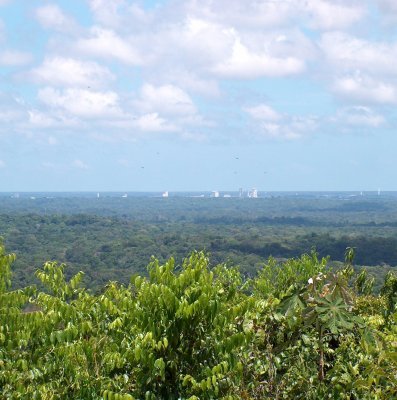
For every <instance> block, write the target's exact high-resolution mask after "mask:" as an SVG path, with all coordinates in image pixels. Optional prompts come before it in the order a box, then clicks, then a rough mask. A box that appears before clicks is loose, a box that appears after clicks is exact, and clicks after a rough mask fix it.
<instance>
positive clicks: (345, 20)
mask: <svg viewBox="0 0 397 400" xmlns="http://www.w3.org/2000/svg"><path fill="white" fill-rule="evenodd" d="M304 4H305V8H306V9H305V11H306V12H307V14H308V16H309V18H310V20H309V23H310V25H312V27H314V28H317V29H321V30H333V29H343V28H348V27H350V26H351V25H353V24H354V23H356V22H359V21H361V20H363V18H364V17H365V15H366V10H367V9H366V7H365V5H364V4H363V3H362V2H360V3H359V2H351V1H350V2H347V1H346V0H307V1H306V2H305V3H304Z"/></svg>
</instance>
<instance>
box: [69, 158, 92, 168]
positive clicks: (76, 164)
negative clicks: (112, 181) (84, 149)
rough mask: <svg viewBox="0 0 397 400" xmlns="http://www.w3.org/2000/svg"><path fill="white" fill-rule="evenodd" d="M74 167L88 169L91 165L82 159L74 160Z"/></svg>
mask: <svg viewBox="0 0 397 400" xmlns="http://www.w3.org/2000/svg"><path fill="white" fill-rule="evenodd" d="M72 167H74V168H77V169H82V170H87V169H89V168H90V167H89V166H88V165H87V164H86V163H85V162H84V161H82V160H74V161H73V162H72Z"/></svg>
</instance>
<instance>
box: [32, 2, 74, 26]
mask: <svg viewBox="0 0 397 400" xmlns="http://www.w3.org/2000/svg"><path fill="white" fill-rule="evenodd" d="M36 18H37V19H38V21H39V22H40V24H41V25H42V26H43V27H44V28H48V29H54V30H56V31H60V32H73V31H75V30H76V29H77V24H76V22H75V21H74V19H73V18H72V17H70V16H68V15H66V14H65V13H64V12H63V11H62V9H61V8H60V7H58V6H57V5H56V4H48V5H45V6H43V7H39V8H38V9H37V10H36Z"/></svg>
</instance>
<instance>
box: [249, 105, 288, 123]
mask: <svg viewBox="0 0 397 400" xmlns="http://www.w3.org/2000/svg"><path fill="white" fill-rule="evenodd" d="M245 111H246V112H247V113H248V114H250V115H251V117H252V118H255V119H258V120H264V121H279V120H280V119H281V118H282V116H281V115H280V113H278V112H277V111H276V110H274V109H273V108H272V107H270V106H268V105H267V104H259V105H257V106H254V107H247V108H245Z"/></svg>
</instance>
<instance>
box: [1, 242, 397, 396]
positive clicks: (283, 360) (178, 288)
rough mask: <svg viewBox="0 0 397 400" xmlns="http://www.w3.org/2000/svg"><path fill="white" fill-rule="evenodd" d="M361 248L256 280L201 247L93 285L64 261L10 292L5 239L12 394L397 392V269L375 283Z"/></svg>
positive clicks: (282, 266)
mask: <svg viewBox="0 0 397 400" xmlns="http://www.w3.org/2000/svg"><path fill="white" fill-rule="evenodd" d="M353 257H354V250H353V249H351V248H348V249H346V252H345V262H344V264H343V265H342V266H341V268H339V269H337V270H336V269H335V268H330V265H329V260H328V259H327V258H319V257H318V256H317V254H316V253H315V252H312V253H310V254H306V255H302V256H301V257H299V258H292V259H288V260H285V261H282V262H279V261H277V260H275V259H274V258H270V259H268V260H267V261H266V262H265V263H264V264H263V265H262V267H261V268H260V269H258V271H257V273H256V274H255V276H254V277H252V278H250V279H245V278H244V277H243V276H242V274H241V273H240V272H239V270H238V269H237V268H233V267H231V266H227V265H225V264H219V265H215V266H212V267H210V263H209V259H208V257H207V255H206V254H205V253H203V252H193V253H191V255H190V256H189V257H188V258H186V259H185V260H184V261H183V263H182V265H181V266H177V265H176V264H175V262H174V260H173V259H172V258H171V259H169V260H168V261H167V262H165V263H159V261H158V260H156V259H154V258H153V259H152V261H151V262H150V264H149V266H148V268H147V276H140V275H135V276H132V277H131V279H130V283H128V284H125V285H123V284H119V283H116V282H109V283H108V284H106V285H105V286H103V287H102V288H101V289H100V291H99V292H97V293H96V294H94V293H93V292H91V291H90V290H87V289H86V288H85V287H84V286H83V285H82V278H83V273H82V272H78V273H77V274H75V275H74V276H72V277H71V278H70V279H66V278H65V272H66V271H65V266H64V265H62V264H57V263H56V262H47V263H45V264H44V265H43V267H42V268H40V269H38V270H37V271H36V277H37V278H38V280H39V281H40V282H41V286H42V289H37V288H36V287H34V286H28V287H24V288H20V289H14V290H13V289H11V284H12V280H11V279H12V278H11V273H12V271H11V268H12V264H13V262H14V261H15V255H13V254H7V252H6V251H5V249H4V247H3V246H1V247H0V388H1V389H0V398H2V399H26V400H31V399H43V400H44V399H84V400H89V399H105V400H113V399H114V400H116V399H117V400H131V399H142V400H143V399H147V400H149V399H153V400H155V399H165V400H173V399H174V400H176V399H189V400H198V399H230V400H232V399H236V400H237V399H238V400H240V399H252V400H253V399H258V400H259V399H261V400H262V399H307V400H311V399H312V400H318V399H360V400H365V399H368V400H370V399H371V400H372V399H385V400H386V399H393V398H397V325H396V322H397V313H396V303H397V275H396V274H395V273H394V272H392V271H390V272H389V273H388V274H387V275H386V277H385V280H384V282H383V285H382V287H381V290H380V293H379V294H374V293H373V278H371V277H370V276H369V275H368V274H367V272H366V270H362V271H361V272H360V273H358V274H357V273H355V272H354V269H353V267H352V263H353Z"/></svg>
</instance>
